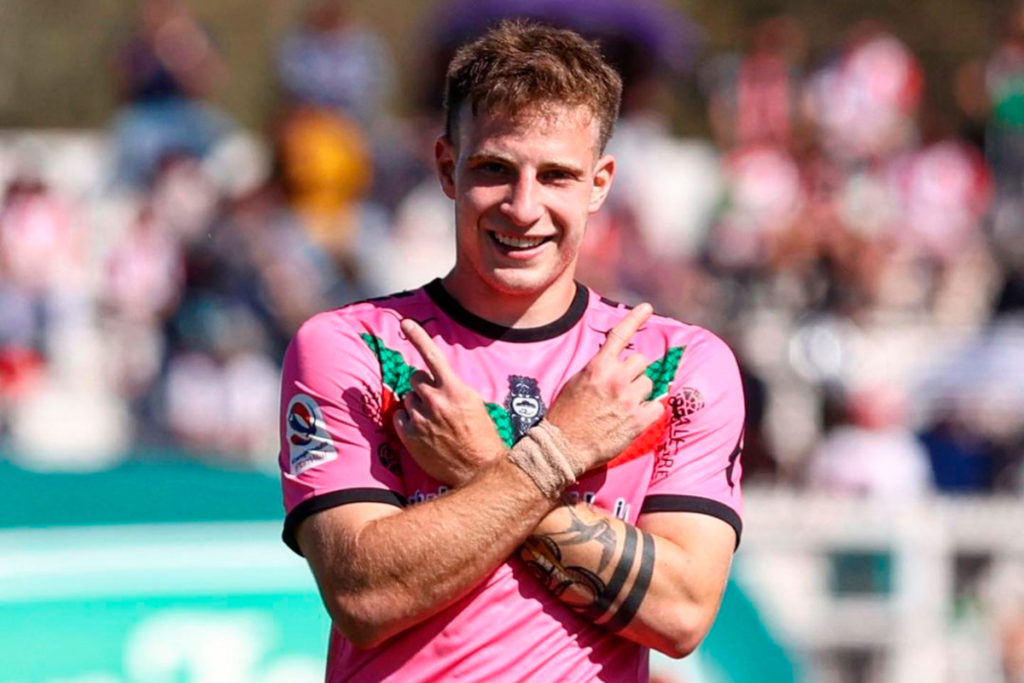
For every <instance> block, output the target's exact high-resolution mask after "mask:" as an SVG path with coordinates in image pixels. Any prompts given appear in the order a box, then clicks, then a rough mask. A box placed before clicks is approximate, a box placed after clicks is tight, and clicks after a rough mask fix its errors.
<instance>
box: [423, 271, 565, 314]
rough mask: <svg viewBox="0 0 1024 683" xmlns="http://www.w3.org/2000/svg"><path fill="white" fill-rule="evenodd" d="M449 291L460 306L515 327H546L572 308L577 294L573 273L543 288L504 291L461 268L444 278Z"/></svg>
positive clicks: (445, 286)
mask: <svg viewBox="0 0 1024 683" xmlns="http://www.w3.org/2000/svg"><path fill="white" fill-rule="evenodd" d="M441 282H442V284H443V285H444V288H445V291H447V292H448V294H450V295H451V297H452V298H453V299H455V300H456V301H457V302H458V303H459V305H460V306H462V307H463V308H464V309H466V310H467V311H469V312H470V313H472V314H473V315H475V316H477V317H479V318H483V319H484V320H487V321H489V322H492V323H495V324H496V325H501V326H503V327H512V328H532V327H542V326H544V325H548V324H550V323H553V322H555V321H556V320H558V319H559V318H561V317H562V316H563V315H565V313H566V311H568V310H569V307H570V306H571V305H572V301H573V298H574V297H575V296H576V282H575V281H574V280H573V279H572V274H571V273H565V274H563V276H562V277H561V278H559V279H558V280H557V281H555V282H554V283H552V284H551V285H550V286H548V287H545V288H544V289H543V290H541V291H539V292H531V293H530V294H522V295H515V294H509V293H508V292H501V291H498V290H496V289H494V288H493V287H491V286H490V285H488V284H486V283H484V282H482V281H480V279H479V278H472V279H471V278H465V277H463V276H461V274H460V273H459V272H458V269H456V270H453V271H452V272H451V273H449V274H448V275H446V276H445V277H444V278H443V279H442V281H441Z"/></svg>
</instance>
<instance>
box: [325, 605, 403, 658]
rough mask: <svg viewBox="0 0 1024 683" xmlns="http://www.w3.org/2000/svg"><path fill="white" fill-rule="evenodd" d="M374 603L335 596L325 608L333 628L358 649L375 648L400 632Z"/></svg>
mask: <svg viewBox="0 0 1024 683" xmlns="http://www.w3.org/2000/svg"><path fill="white" fill-rule="evenodd" d="M374 602H375V601H373V600H371V599H367V598H365V597H360V596H335V597H334V598H333V599H332V600H330V602H329V604H328V609H327V611H328V612H329V613H330V615H331V620H332V621H333V622H334V627H335V628H336V629H338V632H339V633H341V635H343V636H344V637H345V639H346V640H348V641H349V642H350V643H352V644H353V645H354V646H356V647H357V648H360V649H368V648H373V647H377V646H378V645H380V644H381V643H383V642H384V641H385V640H387V639H388V638H390V637H391V636H393V635H394V634H395V633H397V632H398V631H399V630H400V629H399V628H397V627H396V625H395V623H394V621H393V620H390V619H388V617H387V615H386V614H385V613H384V612H383V611H382V610H381V609H380V603H379V602H378V603H377V606H374Z"/></svg>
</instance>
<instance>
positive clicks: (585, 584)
mask: <svg viewBox="0 0 1024 683" xmlns="http://www.w3.org/2000/svg"><path fill="white" fill-rule="evenodd" d="M565 507H566V508H567V509H568V510H569V514H570V515H571V520H570V523H569V526H568V527H567V528H566V529H564V530H562V531H558V532H555V533H552V534H546V535H534V536H530V537H529V538H527V539H526V541H525V542H524V544H523V547H522V548H521V550H520V557H521V558H522V559H523V560H524V561H525V562H526V564H527V565H528V566H529V567H530V568H531V569H532V570H533V572H534V574H535V575H536V576H537V578H539V579H540V580H541V582H542V583H544V585H545V586H547V588H548V590H550V591H551V592H552V593H554V595H555V596H556V597H557V598H559V600H561V601H562V602H565V603H566V604H567V605H569V606H570V607H572V608H573V609H575V610H577V611H579V612H582V613H583V614H585V615H587V616H588V617H590V618H591V619H593V620H594V621H595V622H597V621H598V620H600V619H602V618H604V620H605V621H604V625H605V626H606V627H607V628H608V629H610V630H612V631H620V630H622V629H624V628H626V627H627V626H628V625H629V623H630V622H631V621H632V620H633V618H634V617H635V616H636V613H637V611H638V610H639V609H640V605H641V603H642V602H643V599H644V597H645V596H646V595H647V590H648V588H649V587H650V583H651V577H652V575H653V574H654V538H653V537H651V535H650V534H648V533H646V532H641V531H639V530H637V528H636V527H634V526H632V525H630V524H626V526H625V534H624V538H623V540H622V551H621V553H619V559H618V561H617V562H616V563H615V568H614V569H613V570H612V575H611V577H610V578H609V580H608V583H607V584H605V583H604V581H602V580H601V578H600V576H599V574H600V573H601V572H603V571H604V569H605V568H606V567H608V565H609V563H610V562H611V559H612V557H613V556H614V554H615V549H616V547H617V546H618V545H619V534H618V533H617V532H616V529H615V527H614V526H612V525H611V524H610V523H609V521H608V520H606V519H604V518H598V519H596V520H594V521H591V522H587V521H585V520H583V519H581V518H580V517H579V515H577V514H576V511H575V510H574V509H573V506H572V505H571V504H569V503H566V504H565ZM641 536H642V539H641ZM638 541H639V543H638ZM590 542H596V543H598V544H599V545H600V547H601V556H600V559H599V560H598V563H597V564H598V566H597V570H596V571H594V570H592V569H588V568H586V567H578V566H571V565H566V564H565V562H564V561H563V559H562V550H561V549H562V548H563V547H569V546H576V545H583V544H586V543H590ZM638 545H639V546H640V552H639V554H640V563H639V564H640V566H639V568H638V569H637V570H636V573H635V576H634V578H633V581H632V586H631V587H630V589H629V592H628V593H627V594H626V595H625V597H624V598H623V599H622V601H621V603H620V604H619V606H618V608H617V609H614V611H613V606H614V605H615V602H616V601H617V600H618V599H619V598H620V597H622V592H623V589H624V588H625V586H626V583H627V581H628V580H629V577H630V574H632V573H633V569H634V565H635V564H636V559H637V554H638V552H637V551H638V547H637V546H638ZM570 589H572V590H570Z"/></svg>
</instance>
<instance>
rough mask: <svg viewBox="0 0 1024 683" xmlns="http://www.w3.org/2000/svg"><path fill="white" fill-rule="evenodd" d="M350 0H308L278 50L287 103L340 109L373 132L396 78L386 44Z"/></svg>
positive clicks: (281, 80) (282, 85) (279, 73)
mask: <svg viewBox="0 0 1024 683" xmlns="http://www.w3.org/2000/svg"><path fill="white" fill-rule="evenodd" d="M347 5H348V3H347V2H346V0H307V1H306V6H305V8H304V10H303V14H302V20H301V24H300V26H299V27H298V28H296V29H295V30H294V31H292V32H291V33H290V34H289V35H287V36H286V37H285V38H284V40H283V42H282V43H281V47H280V49H279V51H278V54H277V70H278V78H279V79H280V83H281V87H282V89H283V90H284V94H285V98H286V101H287V105H288V106H289V107H291V106H298V105H305V106H309V107H316V108H322V109H329V110H334V111H336V112H337V113H338V114H341V115H342V116H343V117H344V118H347V119H351V120H353V121H355V122H356V123H357V124H358V125H359V126H360V127H361V128H363V129H364V130H367V131H369V130H370V129H371V128H372V126H373V125H374V124H375V122H376V121H377V119H378V118H379V117H380V115H381V113H382V112H383V109H384V105H385V104H386V102H387V99H388V97H389V96H390V94H391V89H392V85H393V82H394V66H393V64H392V59H391V54H390V52H389V50H388V48H387V46H386V45H385V43H384V42H383V41H382V40H381V39H380V38H379V37H378V36H377V34H376V33H374V31H373V30H372V29H371V28H370V27H368V26H365V25H362V24H358V23H356V22H355V21H353V20H352V18H351V17H350V16H349V11H348V7H347Z"/></svg>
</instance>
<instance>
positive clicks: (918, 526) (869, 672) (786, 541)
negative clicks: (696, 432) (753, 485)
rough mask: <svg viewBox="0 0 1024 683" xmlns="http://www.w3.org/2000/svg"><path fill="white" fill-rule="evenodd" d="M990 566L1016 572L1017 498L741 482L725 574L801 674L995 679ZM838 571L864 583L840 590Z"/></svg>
mask: <svg viewBox="0 0 1024 683" xmlns="http://www.w3.org/2000/svg"><path fill="white" fill-rule="evenodd" d="M841 555H845V556H846V564H847V568H846V569H843V568H841V567H840V566H839V565H841V564H842V562H843V560H842V559H837V558H839V556H841ZM850 562H853V563H857V562H861V563H862V565H863V566H866V567H867V569H866V570H865V571H863V572H862V573H861V575H860V576H857V575H856V574H857V572H856V569H853V570H851V569H850V568H849V567H850ZM996 567H1001V568H1003V570H1004V571H1003V572H1002V573H1003V574H1004V575H1005V574H1006V572H1007V571H1009V572H1011V573H1013V572H1016V573H1017V575H1018V576H1020V577H1022V578H1024V498H1021V499H1008V498H931V499H927V500H924V501H882V500H877V499H870V500H869V499H855V498H834V497H825V496H822V495H813V494H796V493H793V492H786V491H751V492H749V493H748V495H747V509H746V515H745V531H744V537H743V544H742V546H741V548H740V551H739V555H738V556H737V559H736V565H735V576H736V579H737V580H738V581H739V582H740V583H741V584H742V585H743V586H744V587H745V588H747V589H748V590H749V591H750V593H751V594H752V597H753V598H754V600H755V601H756V602H757V604H758V606H759V607H760V609H761V610H762V612H764V614H765V618H766V620H767V621H768V622H769V625H770V626H771V627H772V628H773V629H774V630H775V631H776V632H777V633H778V635H779V636H781V638H782V639H783V640H784V641H785V642H786V643H788V644H789V645H790V646H791V647H793V648H794V649H795V651H797V652H798V653H800V654H802V655H803V658H804V660H805V662H806V663H807V665H808V674H809V675H808V681H809V683H819V682H820V683H848V682H850V683H852V682H853V681H858V682H869V683H1001V680H1002V679H1001V674H999V673H998V671H999V668H998V657H999V655H998V646H997V643H996V638H995V635H994V633H995V631H994V625H993V622H992V617H991V612H992V610H993V609H995V608H996V607H997V605H996V604H993V600H991V598H988V599H987V598H985V597H984V593H985V591H984V590H983V588H984V587H985V585H986V582H987V580H988V579H987V577H988V572H989V569H991V568H996ZM844 574H845V575H846V577H847V578H850V576H851V574H852V578H853V579H854V580H855V581H854V584H857V583H862V584H864V585H860V586H858V585H854V586H853V587H852V589H851V588H850V587H849V586H847V587H846V589H845V590H844V588H843V586H842V585H841V584H842V583H843V582H844V578H843V577H844ZM858 579H859V580H858ZM872 584H874V585H872ZM997 590H998V589H997ZM1005 599H1006V600H1007V601H1014V600H1016V601H1019V605H1020V609H1021V610H1024V595H1020V594H1013V595H1006V596H1005Z"/></svg>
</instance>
